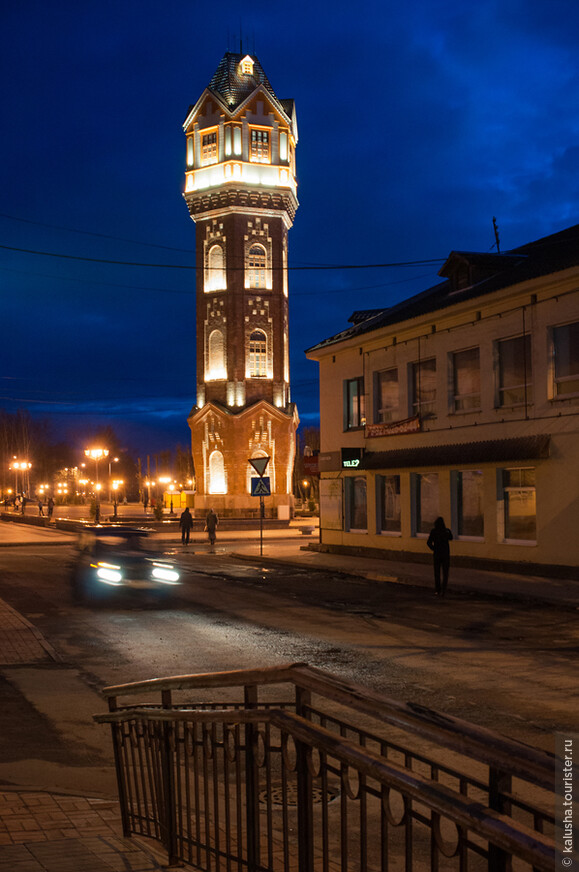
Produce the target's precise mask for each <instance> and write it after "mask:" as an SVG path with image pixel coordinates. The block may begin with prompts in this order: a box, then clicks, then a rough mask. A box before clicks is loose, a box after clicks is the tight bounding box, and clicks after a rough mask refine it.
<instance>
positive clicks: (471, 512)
mask: <svg viewBox="0 0 579 872" xmlns="http://www.w3.org/2000/svg"><path fill="white" fill-rule="evenodd" d="M452 482H453V497H454V508H455V516H456V520H455V523H454V524H453V526H456V531H457V533H458V535H459V536H463V537H465V538H475V539H482V538H483V536H484V489H483V474H482V471H481V470H480V469H469V470H464V471H463V472H456V473H453V476H452ZM453 520H454V519H453Z"/></svg>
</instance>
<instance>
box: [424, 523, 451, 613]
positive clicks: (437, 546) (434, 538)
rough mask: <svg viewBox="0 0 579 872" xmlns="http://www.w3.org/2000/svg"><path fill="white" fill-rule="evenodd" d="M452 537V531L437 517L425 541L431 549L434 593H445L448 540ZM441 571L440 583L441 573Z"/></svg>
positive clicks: (448, 563) (448, 559) (437, 594)
mask: <svg viewBox="0 0 579 872" xmlns="http://www.w3.org/2000/svg"><path fill="white" fill-rule="evenodd" d="M451 539H452V532H451V531H450V530H449V529H448V527H447V526H446V524H445V523H444V518H437V519H436V521H435V522H434V527H433V528H432V530H431V531H430V536H429V537H428V540H427V542H426V544H427V546H428V547H429V548H430V550H431V551H432V559H433V563H434V595H435V596H439V595H440V596H444V594H445V593H446V585H447V584H448V570H449V567H450V546H449V544H448V543H449V542H450V541H451ZM441 572H442V583H441V578H440V575H441Z"/></svg>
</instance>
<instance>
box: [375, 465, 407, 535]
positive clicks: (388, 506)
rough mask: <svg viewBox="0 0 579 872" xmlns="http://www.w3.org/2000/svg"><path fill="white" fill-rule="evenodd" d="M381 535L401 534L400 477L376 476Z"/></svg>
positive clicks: (379, 530) (378, 527)
mask: <svg viewBox="0 0 579 872" xmlns="http://www.w3.org/2000/svg"><path fill="white" fill-rule="evenodd" d="M376 500H377V504H378V505H377V509H378V524H377V529H378V532H379V533H400V531H401V521H400V476H399V475H377V476H376Z"/></svg>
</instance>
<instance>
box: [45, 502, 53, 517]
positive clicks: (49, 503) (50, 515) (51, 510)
mask: <svg viewBox="0 0 579 872" xmlns="http://www.w3.org/2000/svg"><path fill="white" fill-rule="evenodd" d="M46 506H47V511H48V519H49V520H50V519H51V518H52V513H53V512H54V500H53V499H52V497H48V502H47V504H46Z"/></svg>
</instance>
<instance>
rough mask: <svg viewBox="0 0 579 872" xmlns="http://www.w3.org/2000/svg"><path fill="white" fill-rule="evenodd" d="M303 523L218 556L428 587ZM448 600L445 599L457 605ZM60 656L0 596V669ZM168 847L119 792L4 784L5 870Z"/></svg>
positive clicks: (507, 587) (493, 583)
mask: <svg viewBox="0 0 579 872" xmlns="http://www.w3.org/2000/svg"><path fill="white" fill-rule="evenodd" d="M300 526H301V525H298V524H296V525H294V526H292V527H290V528H289V530H285V531H280V530H271V531H266V532H265V533H264V537H263V556H260V541H259V530H251V531H233V530H232V531H227V530H222V531H221V532H220V534H219V541H218V543H217V545H216V548H215V553H216V554H217V555H219V554H224V555H225V554H227V555H230V556H233V557H236V558H237V559H240V560H248V561H251V562H256V563H258V564H259V563H270V564H276V565H283V566H295V567H297V568H299V569H300V570H304V569H305V570H307V569H308V568H312V569H316V570H324V571H328V572H339V573H346V574H349V575H352V576H354V577H358V578H364V579H366V580H370V581H376V582H377V583H384V584H388V583H390V584H403V585H412V586H414V587H417V588H424V589H428V590H429V591H432V587H433V584H432V567H431V565H430V563H424V564H419V563H403V562H394V561H384V560H380V559H376V558H362V557H349V556H342V555H336V554H324V553H322V552H318V551H314V550H310V549H308V543H310V542H311V543H315V542H317V541H318V536H317V530H316V531H315V533H314V534H313V535H303V534H302V533H301V531H300ZM74 539H75V537H74V535H72V534H67V533H62V532H59V531H55V530H52V529H47V528H42V527H40V528H39V527H33V526H28V525H25V524H13V523H8V522H0V546H5V547H8V546H26V545H28V546H32V547H34V546H43V547H44V546H46V545H55V546H56V545H65V546H66V545H70V544H71V543H72V542H73V541H74ZM157 539H158V542H159V544H163V545H165V546H170V547H175V549H176V551H177V553H178V552H179V550H180V549H181V548H182V546H181V540H180V536H179V534H178V532H173V531H169V532H167V533H165V532H163V533H162V534H159V536H158V537H157ZM208 551H209V546H208V544H207V541H206V538H205V536H202V535H196V536H194V538H193V539H192V540H191V544H190V545H189V546H188V547H187V549H186V553H187V554H194V553H195V552H197V553H201V552H208ZM449 589H450V592H451V593H452V592H453V591H456V592H457V593H459V594H461V595H465V594H478V595H483V596H496V597H504V598H508V599H511V600H522V601H529V600H530V601H535V602H544V603H550V604H557V605H565V606H572V607H573V608H579V582H576V581H565V580H561V579H547V578H538V577H532V576H524V575H516V574H508V573H494V572H486V571H482V570H472V569H463V568H454V567H453V568H452V569H451V580H450V588H449ZM451 602H452V598H450V601H449V605H451ZM58 659H59V658H58V654H57V653H56V652H55V651H54V650H53V649H52V648H51V646H50V645H49V643H48V642H47V641H46V640H45V639H44V638H43V636H42V635H41V634H40V633H39V632H38V630H36V628H35V627H34V626H33V625H32V624H31V623H29V621H27V620H26V618H25V617H24V616H22V615H20V614H19V613H18V612H16V611H15V610H14V609H12V608H11V607H10V606H9V605H8V604H7V603H4V602H3V601H2V600H0V670H1V669H2V667H3V666H8V665H24V664H29V665H30V664H38V663H42V661H45V662H46V661H47V660H52V661H53V662H54V661H57V660H58ZM165 866H166V862H165V860H164V854H163V852H162V849H161V848H160V846H159V847H157V846H154V847H152V848H149V846H148V845H146V844H145V843H144V842H143V841H142V840H141V839H139V838H137V837H133V838H131V839H124V838H123V836H122V832H121V824H120V811H119V805H118V802H116V801H115V800H114V799H95V798H89V797H86V796H69V795H63V794H53V793H48V792H45V791H40V790H22V789H14V790H11V789H9V788H8V787H7V786H6V785H4V786H0V872H108V870H116V872H121V870H123V872H126V870H135V872H137V870H139V872H153V870H159V869H162V868H165Z"/></svg>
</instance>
